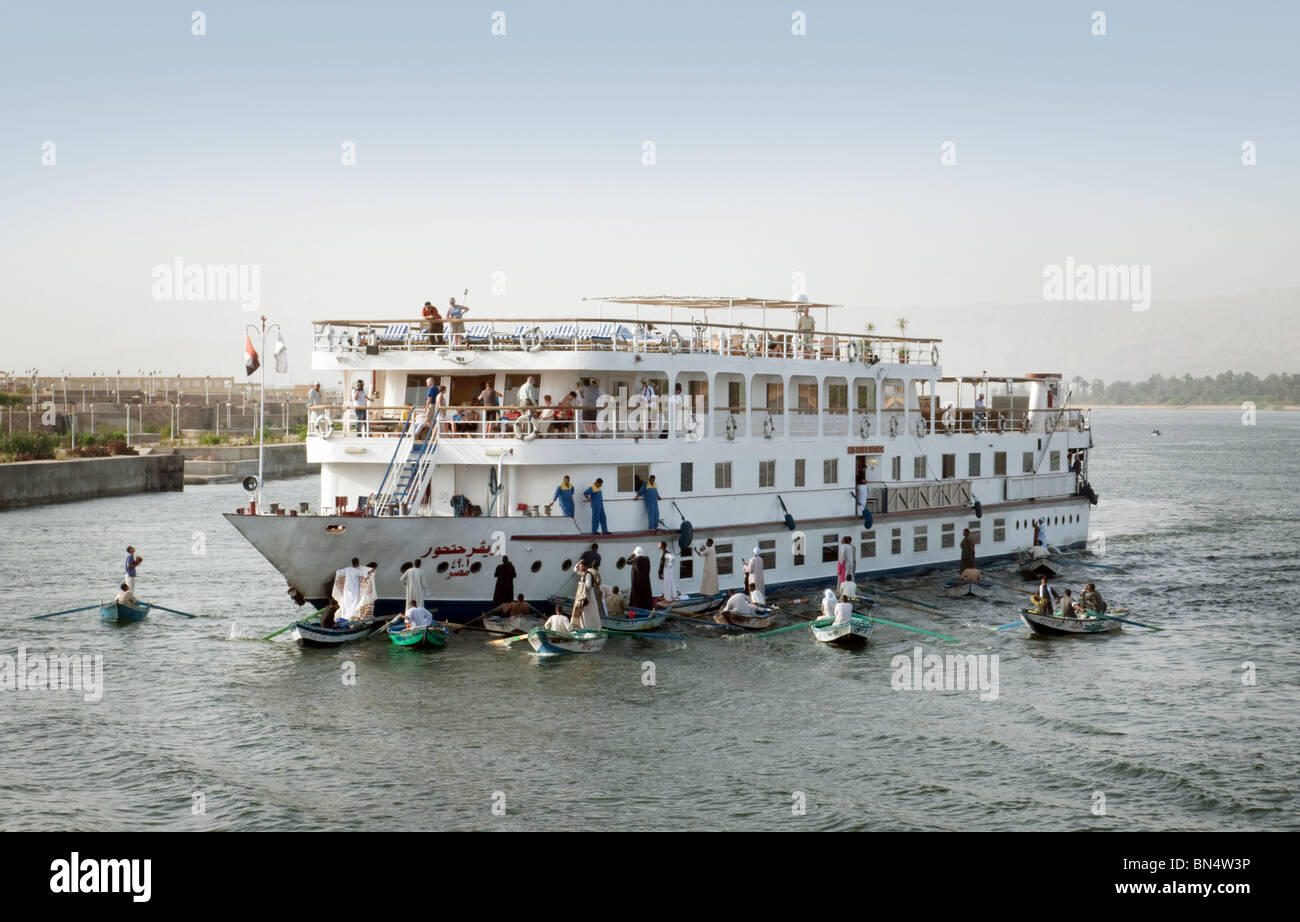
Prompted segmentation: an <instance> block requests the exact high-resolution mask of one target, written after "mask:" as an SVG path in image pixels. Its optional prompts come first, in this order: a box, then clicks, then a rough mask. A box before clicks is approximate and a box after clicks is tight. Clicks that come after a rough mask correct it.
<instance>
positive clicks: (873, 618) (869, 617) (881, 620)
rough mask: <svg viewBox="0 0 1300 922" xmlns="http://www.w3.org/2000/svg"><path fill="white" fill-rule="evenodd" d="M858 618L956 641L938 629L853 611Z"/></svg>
mask: <svg viewBox="0 0 1300 922" xmlns="http://www.w3.org/2000/svg"><path fill="white" fill-rule="evenodd" d="M854 614H855V615H857V616H858V617H859V618H866V619H867V620H868V621H874V622H875V623H876V624H888V625H889V626H890V627H898V628H902V629H903V630H905V631H915V632H916V633H918V634H929V635H930V636H931V637H938V638H940V639H941V640H950V641H952V642H953V643H957V638H956V637H949V636H948V635H947V634H940V633H939V632H938V631H927V630H926V629H925V628H920V627H912V626H911V625H910V624H899V623H898V622H897V621H886V620H885V619H884V618H877V617H876V616H875V615H864V614H862V613H861V612H856V611H855V612H854Z"/></svg>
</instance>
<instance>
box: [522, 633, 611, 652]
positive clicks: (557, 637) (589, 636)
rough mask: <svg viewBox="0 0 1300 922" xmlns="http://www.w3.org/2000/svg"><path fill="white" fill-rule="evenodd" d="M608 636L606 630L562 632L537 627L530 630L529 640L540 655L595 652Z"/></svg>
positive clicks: (603, 644) (602, 645)
mask: <svg viewBox="0 0 1300 922" xmlns="http://www.w3.org/2000/svg"><path fill="white" fill-rule="evenodd" d="M607 636H608V635H606V634H605V632H604V631H592V630H587V629H579V630H576V631H574V632H573V633H572V634H560V633H557V632H555V631H548V630H546V628H537V629H536V630H532V631H529V632H528V642H529V643H530V644H532V647H533V649H534V650H536V651H537V653H538V655H539V656H557V655H559V654H561V653H595V652H596V651H598V650H600V649H601V648H602V647H604V646H605V640H606V637H607Z"/></svg>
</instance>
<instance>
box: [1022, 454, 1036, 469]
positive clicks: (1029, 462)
mask: <svg viewBox="0 0 1300 922" xmlns="http://www.w3.org/2000/svg"><path fill="white" fill-rule="evenodd" d="M1024 466H1025V473H1026V474H1032V473H1033V472H1034V453H1033V452H1032V451H1027V452H1025V458H1024Z"/></svg>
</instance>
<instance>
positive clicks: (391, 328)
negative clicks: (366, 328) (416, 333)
mask: <svg viewBox="0 0 1300 922" xmlns="http://www.w3.org/2000/svg"><path fill="white" fill-rule="evenodd" d="M410 335H411V325H410V324H409V323H393V324H389V325H388V326H387V327H385V328H384V330H383V332H381V333H379V334H378V336H377V337H376V338H377V339H378V341H379V342H381V343H384V344H385V345H390V346H391V345H399V344H400V345H403V346H404V345H406V343H407V342H408V341H409V339H410Z"/></svg>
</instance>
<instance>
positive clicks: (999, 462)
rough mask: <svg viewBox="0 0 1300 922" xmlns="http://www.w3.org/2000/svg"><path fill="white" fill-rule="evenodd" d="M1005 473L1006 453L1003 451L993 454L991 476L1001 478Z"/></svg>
mask: <svg viewBox="0 0 1300 922" xmlns="http://www.w3.org/2000/svg"><path fill="white" fill-rule="evenodd" d="M1006 472H1007V453H1006V452H1005V451H995V452H993V476H994V477H1002V476H1003V475H1005V474H1006Z"/></svg>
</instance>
